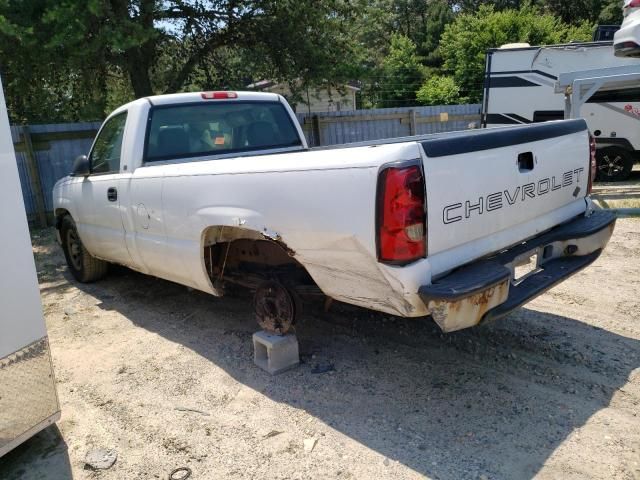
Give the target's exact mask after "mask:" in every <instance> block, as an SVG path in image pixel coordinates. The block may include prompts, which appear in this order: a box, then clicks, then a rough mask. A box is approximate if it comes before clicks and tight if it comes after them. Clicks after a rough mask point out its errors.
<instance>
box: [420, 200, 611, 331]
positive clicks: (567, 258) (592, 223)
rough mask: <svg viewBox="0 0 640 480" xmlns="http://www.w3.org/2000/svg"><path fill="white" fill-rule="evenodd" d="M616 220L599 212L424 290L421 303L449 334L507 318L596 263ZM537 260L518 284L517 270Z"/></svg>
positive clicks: (457, 271)
mask: <svg viewBox="0 0 640 480" xmlns="http://www.w3.org/2000/svg"><path fill="white" fill-rule="evenodd" d="M615 222H616V216H615V214H614V213H612V212H609V211H606V210H598V211H596V212H594V213H593V214H592V215H591V216H589V217H584V216H582V217H578V218H576V219H574V220H572V221H571V222H569V223H566V224H564V225H560V226H558V227H556V228H554V229H552V230H550V231H548V232H546V233H544V234H542V235H539V236H538V237H535V238H533V239H531V240H528V241H527V242H524V243H522V244H519V245H517V246H515V247H513V248H511V249H509V250H506V251H504V252H501V253H499V254H498V255H495V256H493V257H490V258H487V259H483V260H479V261H477V262H475V263H472V264H470V265H467V266H465V267H462V268H460V269H458V270H456V271H455V272H453V273H451V274H449V275H447V276H446V277H444V278H442V279H440V280H438V281H436V282H434V283H433V284H432V285H428V286H423V287H422V288H420V290H419V294H420V298H421V299H422V301H423V302H424V303H425V305H426V306H427V308H428V310H429V311H430V312H431V315H432V317H433V318H434V320H435V321H436V322H437V323H438V325H439V326H440V328H442V330H443V331H445V332H453V331H456V330H462V329H464V328H469V327H473V326H475V325H478V324H479V323H481V322H483V321H486V320H494V319H498V318H501V317H504V316H505V315H507V314H509V313H510V312H512V311H513V310H515V309H516V308H518V307H520V306H522V305H524V304H525V303H527V302H528V301H529V300H532V299H533V298H535V297H537V296H538V295H541V294H542V293H544V292H546V291H547V290H549V289H550V288H552V287H553V286H555V285H557V284H558V283H560V282H562V281H563V280H565V279H566V278H568V277H570V276H571V275H573V274H575V273H577V272H579V271H580V270H582V269H583V268H585V267H586V266H588V265H590V264H591V263H593V262H594V261H595V260H596V259H597V258H598V257H599V256H600V254H601V253H602V250H603V249H604V247H605V246H606V245H607V243H608V242H609V239H610V238H611V235H612V234H613V230H614V227H615ZM534 255H537V264H536V268H535V269H534V270H533V271H532V272H531V273H530V274H528V275H526V276H524V277H522V278H520V279H518V280H515V278H514V277H515V273H514V272H515V269H516V267H517V266H519V265H521V264H522V263H523V262H524V261H526V260H527V259H529V258H531V257H532V256H534Z"/></svg>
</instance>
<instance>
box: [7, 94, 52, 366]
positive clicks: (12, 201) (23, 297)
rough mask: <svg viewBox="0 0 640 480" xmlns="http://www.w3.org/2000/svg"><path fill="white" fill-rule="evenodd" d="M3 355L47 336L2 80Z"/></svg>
mask: <svg viewBox="0 0 640 480" xmlns="http://www.w3.org/2000/svg"><path fill="white" fill-rule="evenodd" d="M0 203H1V204H2V208H1V209H0V225H2V231H3V232H4V234H3V236H2V245H1V247H0V267H1V268H2V275H0V358H4V357H6V356H7V355H9V354H11V353H13V352H15V351H17V350H20V349H22V348H23V347H25V346H27V345H29V344H31V343H33V342H35V341H36V340H40V339H41V338H43V337H45V336H46V335H47V332H46V329H45V324H44V318H43V316H42V304H41V303H40V290H39V289H38V278H37V276H36V267H35V263H34V260H33V253H32V251H31V238H30V237H29V228H28V225H27V216H26V213H25V210H24V201H23V199H22V192H21V190H20V179H19V177H18V167H17V164H16V157H15V152H14V150H13V142H12V140H11V131H10V130H9V118H8V116H7V107H6V104H5V100H4V93H3V92H2V84H1V83H0Z"/></svg>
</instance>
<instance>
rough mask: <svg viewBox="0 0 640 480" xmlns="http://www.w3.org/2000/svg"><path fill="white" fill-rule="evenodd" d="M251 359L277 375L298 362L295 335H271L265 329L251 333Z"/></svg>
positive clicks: (298, 355) (298, 354) (298, 356)
mask: <svg viewBox="0 0 640 480" xmlns="http://www.w3.org/2000/svg"><path fill="white" fill-rule="evenodd" d="M253 361H254V363H255V364H256V365H257V366H259V367H260V368H262V369H263V370H266V371H267V372H269V373H270V374H271V375H277V374H279V373H282V372H284V371H286V370H290V369H291V368H293V367H295V366H297V365H298V364H300V353H299V350H298V339H297V337H296V336H295V335H293V334H289V335H284V336H280V335H272V334H270V333H267V332H265V331H262V332H256V333H254V334H253Z"/></svg>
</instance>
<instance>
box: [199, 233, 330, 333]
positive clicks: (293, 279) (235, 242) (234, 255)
mask: <svg viewBox="0 0 640 480" xmlns="http://www.w3.org/2000/svg"><path fill="white" fill-rule="evenodd" d="M202 255H203V263H204V267H205V268H206V270H207V275H208V276H209V279H210V281H211V284H212V286H213V287H214V289H215V290H216V291H217V292H218V293H219V294H224V292H225V290H226V288H227V287H228V286H229V284H231V285H236V286H241V287H245V288H247V289H249V290H251V291H252V292H253V306H254V311H255V314H256V319H257V321H258V324H259V325H260V327H262V329H263V330H266V331H268V332H270V333H275V334H278V335H283V334H285V333H287V331H289V330H290V329H291V328H292V327H293V325H295V323H296V318H297V317H298V316H299V315H300V313H301V312H302V299H303V298H304V297H309V296H321V297H323V298H324V294H323V293H322V291H321V290H320V289H319V288H318V287H317V285H316V284H315V282H314V280H313V279H312V278H311V275H309V273H308V272H307V270H306V268H305V267H304V266H303V265H302V264H301V263H300V262H299V261H298V260H297V259H296V258H295V252H294V251H293V250H291V249H290V248H289V247H288V246H287V245H286V244H285V243H284V242H283V241H282V240H281V239H280V238H279V236H278V235H277V234H274V235H271V234H269V233H267V232H264V233H260V232H256V231H251V230H245V229H242V228H237V227H211V228H208V229H207V230H206V231H205V232H204V234H203V251H202Z"/></svg>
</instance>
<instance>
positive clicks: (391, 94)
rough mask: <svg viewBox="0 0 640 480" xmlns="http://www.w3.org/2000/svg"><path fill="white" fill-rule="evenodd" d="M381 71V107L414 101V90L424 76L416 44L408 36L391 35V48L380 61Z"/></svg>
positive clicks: (404, 104) (405, 104)
mask: <svg viewBox="0 0 640 480" xmlns="http://www.w3.org/2000/svg"><path fill="white" fill-rule="evenodd" d="M381 71H382V80H381V81H380V82H379V84H380V96H379V106H380V107H381V108H388V107H404V106H407V103H410V102H415V99H416V93H415V92H416V91H417V90H418V88H420V85H422V79H423V78H424V67H423V66H422V64H421V63H420V59H419V58H418V54H417V49H416V45H415V44H414V43H413V42H412V41H411V40H410V39H409V38H407V37H405V36H403V35H393V36H392V37H391V48H390V49H389V54H388V55H387V56H386V57H385V58H384V60H383V61H382V69H381Z"/></svg>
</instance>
